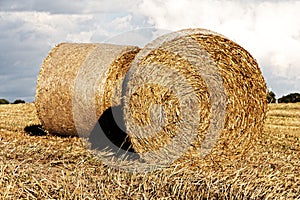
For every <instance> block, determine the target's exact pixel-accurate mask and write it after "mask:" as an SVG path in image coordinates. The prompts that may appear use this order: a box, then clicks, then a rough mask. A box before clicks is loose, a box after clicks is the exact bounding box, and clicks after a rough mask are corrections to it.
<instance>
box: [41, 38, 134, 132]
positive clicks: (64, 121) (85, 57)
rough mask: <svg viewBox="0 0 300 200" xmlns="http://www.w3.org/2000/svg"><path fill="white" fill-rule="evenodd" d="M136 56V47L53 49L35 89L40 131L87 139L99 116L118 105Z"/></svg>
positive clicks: (69, 45)
mask: <svg viewBox="0 0 300 200" xmlns="http://www.w3.org/2000/svg"><path fill="white" fill-rule="evenodd" d="M138 52H139V48H138V47H133V46H117V45H110V44H75V43H62V44H59V45H57V46H56V47H55V48H53V49H52V50H51V52H50V53H49V55H48V56H47V57H46V58H45V60H44V63H43V65H42V68H41V71H40V74H39V78H38V84H37V89H36V101H35V105H36V108H37V112H38V116H39V118H40V120H41V122H42V124H43V127H44V128H45V129H46V130H48V131H49V132H50V133H55V134H59V135H64V136H77V135H78V134H80V136H88V134H89V133H90V131H91V130H92V129H93V127H94V125H95V123H96V122H97V120H98V118H99V117H100V116H101V114H102V113H103V112H104V111H105V110H106V109H108V108H109V107H111V106H118V105H119V104H120V103H121V100H120V98H121V96H120V95H121V93H120V88H121V85H122V80H123V77H124V75H125V73H126V72H127V70H128V67H129V64H130V62H131V61H132V60H133V58H134V56H135V55H136V54H137V53H138ZM78 131H79V132H80V133H78Z"/></svg>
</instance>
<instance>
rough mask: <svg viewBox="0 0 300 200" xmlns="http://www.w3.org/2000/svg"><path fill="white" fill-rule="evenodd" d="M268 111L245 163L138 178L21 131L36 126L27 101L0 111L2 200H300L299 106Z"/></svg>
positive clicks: (73, 145)
mask: <svg viewBox="0 0 300 200" xmlns="http://www.w3.org/2000/svg"><path fill="white" fill-rule="evenodd" d="M269 109H270V110H269V112H268V116H267V120H266V124H265V129H264V132H263V133H262V134H261V138H260V139H259V142H257V143H256V144H255V145H254V147H253V148H252V149H251V150H250V151H249V153H248V154H247V156H245V157H244V159H243V160H239V161H232V163H230V165H226V166H224V167H220V168H214V169H210V168H209V167H205V166H201V164H199V165H196V166H194V168H186V167H184V166H178V165H176V166H172V167H170V168H166V169H163V170H158V171H154V172H149V173H146V174H138V173H129V172H125V171H119V170H116V169H113V168H110V167H107V166H105V165H104V164H103V163H102V162H101V161H99V160H98V159H96V158H95V157H94V156H93V154H92V153H91V152H89V151H88V150H86V149H85V148H84V147H83V145H82V142H81V140H80V138H76V137H73V138H67V137H58V136H54V135H49V134H44V133H43V132H42V131H40V132H39V131H37V130H36V129H35V130H34V131H32V132H30V130H29V131H28V130H27V132H26V131H25V130H24V128H25V127H30V126H32V125H39V124H40V122H39V120H38V118H37V116H36V110H35V107H34V104H33V103H27V104H16V105H0V199H300V103H297V104H271V105H269ZM27 129H28V128H27ZM30 133H32V134H30Z"/></svg>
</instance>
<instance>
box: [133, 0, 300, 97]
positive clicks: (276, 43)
mask: <svg viewBox="0 0 300 200" xmlns="http://www.w3.org/2000/svg"><path fill="white" fill-rule="evenodd" d="M299 10H300V1H226V0H203V1H198V0H186V1H180V0H166V1H160V0H153V1H148V0H144V1H143V2H141V3H140V4H139V5H138V6H137V12H139V13H141V14H143V15H145V16H147V17H148V20H149V23H151V24H153V25H155V26H156V27H158V28H165V29H172V30H178V29H184V28H191V27H201V28H207V29H211V30H214V31H216V32H219V33H221V34H223V35H225V36H227V37H229V38H230V39H232V40H234V41H236V42H237V43H239V44H240V45H242V46H243V47H245V48H246V49H247V50H249V51H250V52H251V53H252V54H253V56H254V57H255V58H257V59H258V61H259V63H260V65H261V67H262V70H263V72H264V73H266V74H265V77H266V78H267V80H269V81H270V82H269V84H273V83H274V82H272V81H274V79H275V78H278V79H280V78H282V79H285V80H298V82H297V81H296V82H297V83H296V84H298V86H297V85H295V83H294V82H293V81H289V82H288V83H285V84H286V87H294V88H296V87H298V89H300V88H299V85H300V84H299V82H300V80H299V77H300V56H299V52H300V12H299ZM281 87H282V86H281ZM279 90H280V89H279V88H278V91H279Z"/></svg>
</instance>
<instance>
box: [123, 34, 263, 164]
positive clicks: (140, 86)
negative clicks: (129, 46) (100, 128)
mask: <svg viewBox="0 0 300 200" xmlns="http://www.w3.org/2000/svg"><path fill="white" fill-rule="evenodd" d="M124 85H125V87H124V88H126V91H124V92H125V95H124V96H125V98H124V99H125V100H124V118H125V124H126V128H127V134H128V135H129V137H130V140H131V143H132V145H133V148H134V149H135V150H136V151H137V152H138V153H139V154H140V156H141V157H142V158H143V159H145V160H146V161H148V162H150V163H155V162H156V163H159V164H162V165H164V164H166V165H168V164H170V163H172V162H173V161H175V160H178V161H180V162H181V161H183V160H185V159H187V160H189V161H190V160H201V159H203V160H205V159H208V160H209V162H211V160H213V162H216V161H218V160H219V161H220V162H222V160H224V159H225V160H226V159H227V160H228V159H229V160H230V159H233V158H234V157H235V156H236V158H238V157H241V156H243V155H244V153H245V152H246V150H247V149H249V148H251V146H253V143H254V141H255V140H256V139H257V138H258V137H259V136H260V134H261V131H262V128H263V123H264V120H265V116H266V111H267V102H266V99H267V98H266V83H265V80H264V78H263V76H262V74H261V71H260V69H259V67H258V64H257V62H256V60H255V59H254V58H253V57H252V56H251V55H250V53H249V52H247V51H246V50H245V49H244V48H242V47H241V46H239V45H238V44H236V43H235V42H233V41H231V40H229V39H228V38H226V37H224V36H222V35H220V34H218V33H215V32H212V31H209V30H204V29H188V30H181V31H178V32H174V33H171V34H167V35H164V36H162V37H160V38H158V39H156V40H155V41H153V42H151V43H149V44H147V45H146V46H145V48H144V49H142V50H141V51H140V52H139V54H138V55H137V56H136V57H135V59H134V61H133V62H132V64H131V67H130V70H129V71H128V73H127V74H126V78H125V81H124ZM212 158H213V159H212Z"/></svg>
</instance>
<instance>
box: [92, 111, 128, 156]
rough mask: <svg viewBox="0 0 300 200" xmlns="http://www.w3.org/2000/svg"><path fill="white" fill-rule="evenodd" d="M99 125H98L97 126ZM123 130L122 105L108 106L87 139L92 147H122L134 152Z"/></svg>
mask: <svg viewBox="0 0 300 200" xmlns="http://www.w3.org/2000/svg"><path fill="white" fill-rule="evenodd" d="M99 125H100V126H99ZM124 130H125V123H124V119H123V113H122V107H121V106H114V107H110V108H109V109H107V110H106V111H104V113H103V114H102V115H101V117H100V118H99V120H98V124H96V126H95V127H94V129H93V130H92V132H91V134H90V137H89V141H90V143H91V148H92V149H97V150H103V149H106V148H108V149H116V148H117V149H119V148H121V149H123V150H125V151H128V152H134V149H133V148H132V144H131V142H130V140H129V138H128V135H127V133H126V132H124Z"/></svg>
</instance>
